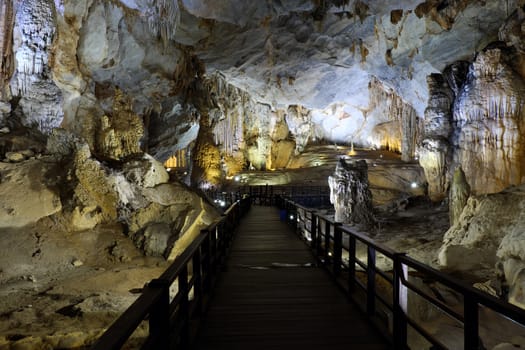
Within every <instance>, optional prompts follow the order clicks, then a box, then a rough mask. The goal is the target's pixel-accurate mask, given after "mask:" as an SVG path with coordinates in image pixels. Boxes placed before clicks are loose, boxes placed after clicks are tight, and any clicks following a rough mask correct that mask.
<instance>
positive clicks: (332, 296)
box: [195, 206, 391, 350]
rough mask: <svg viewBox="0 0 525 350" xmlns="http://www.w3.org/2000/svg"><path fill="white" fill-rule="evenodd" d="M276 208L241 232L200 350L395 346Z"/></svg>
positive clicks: (255, 215)
mask: <svg viewBox="0 0 525 350" xmlns="http://www.w3.org/2000/svg"><path fill="white" fill-rule="evenodd" d="M390 348H391V347H389V346H388V345H387V342H386V341H385V340H384V339H383V337H382V336H381V335H380V334H379V333H378V332H377V331H376V330H375V329H374V328H373V327H372V326H371V325H370V324H369V323H368V321H367V319H366V317H365V316H364V315H363V314H362V313H360V311H359V310H358V309H357V307H355V306H354V305H353V304H352V303H350V302H349V301H348V299H347V298H346V297H345V296H344V295H343V294H342V292H341V291H340V290H339V289H338V288H337V287H336V285H335V284H334V283H333V282H332V281H331V279H330V276H329V275H328V274H327V273H326V272H325V271H324V270H323V269H322V268H318V267H316V266H315V260H314V258H313V256H312V255H311V253H310V251H309V249H308V247H307V246H306V245H305V244H304V242H302V241H301V240H300V239H298V237H297V236H296V235H295V234H294V233H293V232H292V231H291V230H290V229H289V228H288V226H287V225H286V224H285V223H284V222H280V221H279V213H278V210H277V209H276V208H274V207H260V206H253V207H252V209H251V210H250V212H249V213H248V214H247V216H246V217H245V218H244V219H243V220H242V221H241V224H240V226H239V227H238V228H237V236H236V238H235V241H234V243H233V246H232V251H231V254H230V256H229V258H228V261H227V265H226V271H224V272H222V274H221V277H220V279H219V282H218V284H217V288H216V291H215V294H214V297H213V299H212V300H211V305H210V309H209V311H208V314H207V316H206V318H205V321H204V322H203V324H202V326H201V329H200V331H199V335H198V338H197V340H196V342H195V349H198V350H222V349H224V350H236V349H243V350H259V349H261V350H262V349H264V350H276V349H301V350H309V349H316V350H320V349H363V350H372V349H374V350H375V349H390Z"/></svg>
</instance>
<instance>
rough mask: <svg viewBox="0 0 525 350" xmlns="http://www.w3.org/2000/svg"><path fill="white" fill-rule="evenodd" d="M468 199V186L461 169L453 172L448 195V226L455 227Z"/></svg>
mask: <svg viewBox="0 0 525 350" xmlns="http://www.w3.org/2000/svg"><path fill="white" fill-rule="evenodd" d="M469 197H470V186H469V184H468V182H467V179H466V178H465V173H464V172H463V169H461V167H458V168H457V169H456V171H455V172H454V177H453V178H452V184H451V186H450V193H449V215H450V226H453V225H455V224H456V223H457V222H458V220H459V217H460V215H461V212H462V211H463V208H465V205H467V200H468V198H469Z"/></svg>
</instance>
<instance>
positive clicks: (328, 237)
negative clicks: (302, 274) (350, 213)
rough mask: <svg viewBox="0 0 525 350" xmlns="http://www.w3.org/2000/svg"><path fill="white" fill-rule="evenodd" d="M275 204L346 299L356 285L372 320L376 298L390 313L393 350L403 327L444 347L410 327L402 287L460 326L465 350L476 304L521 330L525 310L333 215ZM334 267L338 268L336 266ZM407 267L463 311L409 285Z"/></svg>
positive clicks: (475, 322)
mask: <svg viewBox="0 0 525 350" xmlns="http://www.w3.org/2000/svg"><path fill="white" fill-rule="evenodd" d="M279 204H280V206H281V207H282V208H283V209H285V210H287V211H289V212H291V213H293V216H294V220H289V223H290V224H291V225H292V226H293V227H294V228H295V229H296V231H298V233H299V234H300V236H301V237H302V238H303V239H305V240H306V241H308V244H309V245H310V247H311V248H312V250H313V253H314V254H315V255H316V256H317V257H318V259H319V261H320V263H321V264H323V265H324V266H325V267H326V268H327V271H329V272H330V273H332V274H333V276H334V280H335V281H336V282H337V283H338V284H339V285H340V286H341V287H343V288H344V289H345V290H346V291H347V293H348V295H349V296H350V297H351V298H354V294H355V291H356V288H355V287H360V288H361V289H362V290H364V291H365V294H366V299H367V302H366V308H365V309H364V311H367V313H368V314H369V315H370V316H374V315H375V311H376V310H375V308H376V306H375V301H374V300H375V299H376V298H378V299H380V300H381V301H382V302H383V304H384V306H385V307H386V308H387V309H388V310H390V312H392V315H393V320H394V324H393V327H392V329H391V330H390V331H389V336H390V337H391V341H392V342H393V344H394V348H396V349H407V348H408V344H407V329H408V326H409V325H411V326H412V328H413V329H414V330H415V331H416V332H418V333H419V334H420V335H421V336H423V337H424V338H425V339H427V341H429V342H430V343H432V344H433V345H434V346H436V347H437V348H439V349H443V348H445V347H444V345H443V342H442V341H440V340H439V339H437V338H435V337H434V336H433V335H432V334H430V333H429V332H428V331H426V330H425V329H424V328H423V327H422V326H421V325H417V326H414V324H415V323H414V321H413V320H412V319H411V318H409V317H408V315H407V313H406V310H405V305H406V304H404V303H406V302H407V300H406V299H405V300H403V299H404V298H406V297H407V295H408V294H406V292H405V294H404V296H403V292H402V291H403V289H404V290H411V291H413V292H414V293H417V294H419V295H420V296H421V297H422V298H423V299H422V300H425V301H426V302H428V303H430V304H432V305H433V306H435V307H437V308H438V309H440V310H441V311H443V312H444V313H445V314H448V315H449V317H452V318H453V319H455V320H457V321H459V322H461V323H463V325H464V327H463V329H464V348H465V349H469V350H470V349H472V350H474V349H476V350H477V349H478V347H479V315H478V309H479V306H484V307H486V308H488V309H490V310H492V311H494V312H496V313H498V314H500V315H502V316H504V317H506V318H507V319H509V320H511V321H513V322H514V323H516V324H519V325H521V326H522V327H525V310H523V309H520V308H518V307H517V306H515V305H512V304H509V303H507V302H505V301H503V300H501V299H498V298H496V297H494V296H491V295H489V294H486V293H483V292H482V291H480V290H478V289H476V288H474V287H472V286H470V285H468V284H466V283H465V282H463V281H460V280H458V279H456V278H454V277H452V276H450V275H447V274H445V273H443V272H441V271H438V270H436V269H434V268H432V267H430V266H428V265H425V264H423V263H421V262H419V261H417V260H415V259H413V258H411V257H409V256H407V255H406V254H405V253H402V252H396V251H394V250H392V249H390V248H389V247H387V246H385V245H383V244H380V243H378V242H375V241H374V240H373V239H372V238H370V237H368V236H366V235H364V234H362V233H360V232H356V231H354V230H353V229H352V228H350V227H348V226H345V225H341V224H340V223H338V222H335V220H334V219H332V218H331V217H329V216H327V215H324V214H321V213H318V212H317V211H316V210H315V209H312V208H307V207H305V206H303V205H300V204H298V203H295V202H293V201H292V200H289V199H283V201H282V202H281V203H279ZM301 213H302V214H301ZM304 218H305V219H304ZM301 219H303V220H309V221H310V225H307V224H306V222H303V221H301ZM298 221H299V222H298ZM314 222H315V223H314ZM322 222H324V223H325V228H324V231H323V229H322V228H321V226H322V225H321V223H322ZM299 228H300V230H299ZM313 231H315V232H313ZM331 232H333V233H331ZM340 233H343V235H346V236H347V237H348V242H349V246H348V247H343V249H344V250H345V251H346V252H347V253H348V255H349V256H348V260H349V263H348V264H346V265H345V263H344V262H342V261H340V260H341V259H339V257H338V255H339V252H338V251H337V250H338V249H339V246H340V245H341V244H342V238H341V235H340ZM356 240H358V241H360V242H361V243H363V244H364V245H365V246H366V248H367V251H368V254H367V256H368V258H367V260H368V262H367V263H366V264H365V263H364V262H362V261H360V260H359V259H358V258H357V257H356V249H355V241H356ZM376 251H377V252H380V253H381V254H383V255H384V256H385V257H386V258H388V259H390V260H391V261H392V264H393V270H392V275H393V277H392V279H387V280H388V281H389V282H392V286H393V288H392V291H391V292H392V304H391V305H387V303H384V300H383V299H382V297H381V296H380V295H379V294H378V293H377V291H376V278H375V276H376V273H377V274H378V275H380V276H381V277H382V278H386V277H387V272H386V271H380V270H379V269H378V268H377V266H375V253H376ZM334 257H335V258H334ZM334 264H337V265H339V266H334ZM356 266H360V267H362V268H363V269H364V272H365V273H366V274H367V282H366V283H362V282H361V281H360V280H359V279H358V277H357V276H356V268H355V267H356ZM344 268H347V270H348V273H347V274H345V276H346V278H347V281H346V282H344V283H342V282H341V278H340V277H341V276H343V274H342V273H341V270H342V269H344ZM409 268H410V269H411V270H413V271H416V272H417V273H418V274H423V275H425V278H428V279H431V280H434V281H436V282H439V283H441V284H442V285H444V286H446V287H447V288H450V289H451V290H453V291H455V292H456V293H458V294H461V295H462V296H463V313H460V312H457V311H455V310H454V309H452V308H451V307H449V306H448V305H446V303H444V302H442V301H441V300H439V299H437V298H436V297H435V296H434V295H432V294H430V293H428V292H426V291H424V290H423V289H421V288H419V287H417V286H416V285H415V284H414V283H412V282H409V281H408V280H407V277H406V274H407V271H408V269H409ZM356 301H357V300H356ZM358 304H359V302H358ZM383 328H384V327H383Z"/></svg>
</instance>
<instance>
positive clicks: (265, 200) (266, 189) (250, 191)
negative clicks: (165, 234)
mask: <svg viewBox="0 0 525 350" xmlns="http://www.w3.org/2000/svg"><path fill="white" fill-rule="evenodd" d="M204 193H205V194H206V196H207V197H208V198H209V199H210V200H212V201H213V200H215V203H216V204H217V203H218V201H220V202H221V203H222V202H224V203H225V205H228V204H229V203H232V202H234V201H235V200H238V199H240V198H242V197H244V196H250V197H251V198H252V202H253V203H256V204H261V205H275V203H276V202H277V201H279V200H280V199H281V198H283V197H286V198H290V199H292V200H294V201H295V202H297V203H299V204H301V205H306V206H309V207H316V208H317V207H327V206H330V188H329V187H328V186H287V185H261V186H246V185H245V186H237V187H235V188H230V190H229V191H219V190H208V191H204Z"/></svg>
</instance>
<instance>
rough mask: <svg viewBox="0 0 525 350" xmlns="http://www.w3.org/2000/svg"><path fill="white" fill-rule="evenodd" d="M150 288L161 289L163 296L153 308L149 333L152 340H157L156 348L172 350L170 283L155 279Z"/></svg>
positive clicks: (149, 284)
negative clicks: (170, 349)
mask: <svg viewBox="0 0 525 350" xmlns="http://www.w3.org/2000/svg"><path fill="white" fill-rule="evenodd" d="M148 288H154V289H157V288H159V289H161V291H162V295H161V297H160V299H159V300H158V301H157V303H156V304H155V305H153V306H152V309H151V312H150V318H149V332H150V336H151V337H152V338H157V339H158V340H157V343H156V345H155V346H156V348H157V349H162V350H168V349H169V348H170V311H169V310H170V307H169V306H170V283H169V281H167V280H164V279H154V280H152V281H151V282H150V283H148Z"/></svg>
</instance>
